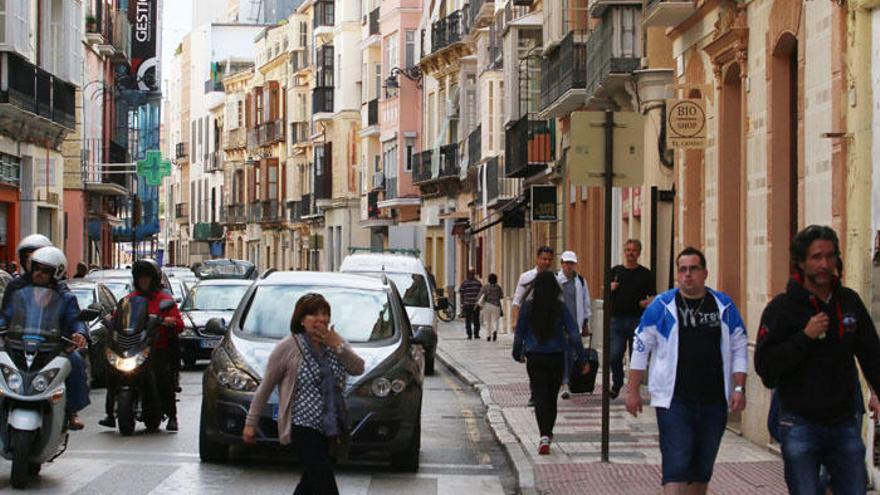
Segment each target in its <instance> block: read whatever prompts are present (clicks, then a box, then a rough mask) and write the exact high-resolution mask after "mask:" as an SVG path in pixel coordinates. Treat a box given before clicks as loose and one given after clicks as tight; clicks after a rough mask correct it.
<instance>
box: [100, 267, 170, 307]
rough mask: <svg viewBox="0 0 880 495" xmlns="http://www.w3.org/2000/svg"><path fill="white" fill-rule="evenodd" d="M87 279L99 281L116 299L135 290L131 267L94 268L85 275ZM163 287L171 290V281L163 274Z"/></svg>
mask: <svg viewBox="0 0 880 495" xmlns="http://www.w3.org/2000/svg"><path fill="white" fill-rule="evenodd" d="M85 279H86V280H95V281H99V282H101V283H102V284H104V285H105V286H107V288H108V289H110V292H112V293H113V296H114V297H115V298H116V300H117V301H118V300H120V299H122V298H123V297H125V296H127V295H128V294H130V293H131V292H132V290H134V281H133V280H132V279H131V269H113V270H93V271H91V272H89V273H88V274H87V275H86V276H85ZM162 288H163V289H165V290H168V291H171V282H169V281H168V277H167V276H166V275H165V274H164V273H163V274H162Z"/></svg>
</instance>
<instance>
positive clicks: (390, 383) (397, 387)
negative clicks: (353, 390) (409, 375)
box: [361, 377, 406, 397]
mask: <svg viewBox="0 0 880 495" xmlns="http://www.w3.org/2000/svg"><path fill="white" fill-rule="evenodd" d="M404 390H406V381H405V380H401V379H400V378H394V379H389V378H385V377H379V378H376V379H374V380H373V381H372V382H370V387H369V393H371V394H372V395H373V396H374V397H388V396H391V395H398V394H400V393H402V392H403V391H404ZM362 391H365V390H364V389H362ZM361 395H364V394H363V393H361Z"/></svg>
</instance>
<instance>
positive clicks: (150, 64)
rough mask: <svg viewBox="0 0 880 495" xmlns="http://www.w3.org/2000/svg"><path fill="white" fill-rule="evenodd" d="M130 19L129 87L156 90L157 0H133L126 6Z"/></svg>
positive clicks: (157, 82) (157, 86)
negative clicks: (130, 81) (130, 82)
mask: <svg viewBox="0 0 880 495" xmlns="http://www.w3.org/2000/svg"><path fill="white" fill-rule="evenodd" d="M128 9H129V11H128V15H129V20H131V21H132V22H131V73H130V75H131V80H132V84H131V86H130V87H131V89H139V90H141V91H156V90H158V89H159V81H158V80H157V77H156V76H157V74H156V71H157V70H158V62H159V59H158V57H157V56H156V46H157V42H156V40H157V39H158V31H157V22H156V19H157V18H158V12H157V11H158V10H159V8H158V0H133V1H131V2H130V3H129V6H128Z"/></svg>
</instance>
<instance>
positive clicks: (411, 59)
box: [405, 30, 416, 69]
mask: <svg viewBox="0 0 880 495" xmlns="http://www.w3.org/2000/svg"><path fill="white" fill-rule="evenodd" d="M405 63H406V68H407V69H408V68H410V67H413V66H414V65H416V32H415V31H413V30H410V31H407V32H406V60H405Z"/></svg>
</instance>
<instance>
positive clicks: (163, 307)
mask: <svg viewBox="0 0 880 495" xmlns="http://www.w3.org/2000/svg"><path fill="white" fill-rule="evenodd" d="M173 307H174V301H173V300H171V299H165V300H164V301H162V302H160V303H159V311H168V310H169V309H171V308H173Z"/></svg>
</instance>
